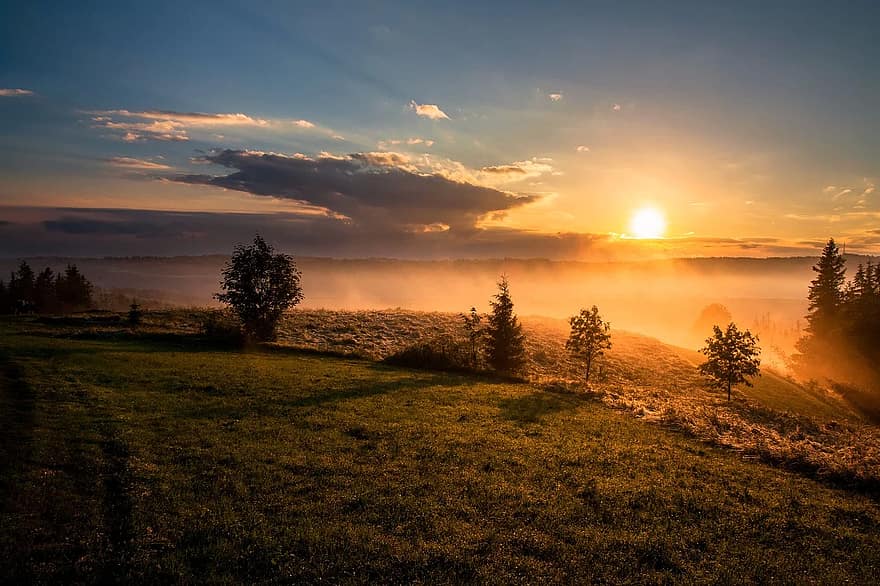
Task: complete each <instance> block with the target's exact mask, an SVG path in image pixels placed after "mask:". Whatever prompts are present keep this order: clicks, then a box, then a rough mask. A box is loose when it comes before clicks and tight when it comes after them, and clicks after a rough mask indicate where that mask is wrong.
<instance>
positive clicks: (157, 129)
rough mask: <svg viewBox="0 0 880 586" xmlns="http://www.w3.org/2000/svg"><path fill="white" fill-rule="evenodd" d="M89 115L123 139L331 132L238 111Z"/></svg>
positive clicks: (306, 122)
mask: <svg viewBox="0 0 880 586" xmlns="http://www.w3.org/2000/svg"><path fill="white" fill-rule="evenodd" d="M86 113H87V114H89V115H90V116H91V117H92V118H91V122H92V126H93V127H95V128H103V129H107V130H111V131H113V133H114V135H116V136H118V137H119V138H121V139H122V140H124V141H126V142H135V141H143V140H160V141H187V140H190V134H189V132H190V131H192V130H193V129H208V130H210V129H220V128H234V127H238V128H253V129H283V128H285V127H286V128H292V127H293V128H300V129H304V130H313V129H314V130H320V131H322V132H325V133H327V134H333V132H332V131H330V130H329V129H319V127H318V126H317V125H316V124H315V123H314V122H310V121H309V120H303V119H298V120H290V119H287V120H283V119H267V118H260V117H256V116H251V115H248V114H244V113H241V112H233V113H207V112H174V111H170V110H140V111H132V110H94V111H89V112H86Z"/></svg>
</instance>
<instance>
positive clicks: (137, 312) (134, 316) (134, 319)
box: [128, 300, 144, 326]
mask: <svg viewBox="0 0 880 586" xmlns="http://www.w3.org/2000/svg"><path fill="white" fill-rule="evenodd" d="M143 315H144V312H143V311H142V310H141V306H140V304H138V302H137V301H136V300H132V302H131V305H129V306H128V324H129V325H131V326H139V325H141V318H142V317H143Z"/></svg>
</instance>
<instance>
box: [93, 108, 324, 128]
mask: <svg viewBox="0 0 880 586" xmlns="http://www.w3.org/2000/svg"><path fill="white" fill-rule="evenodd" d="M89 113H90V114H93V115H95V116H106V117H110V118H143V119H146V120H161V121H163V122H172V123H175V124H178V125H180V126H211V127H215V126H269V124H270V121H269V120H266V119H263V118H254V117H252V116H248V115H247V114H242V113H219V114H217V113H206V112H174V111H172V110H143V111H135V112H133V111H130V110H96V111H92V112H89ZM301 122H306V121H305V120H302V121H301ZM308 124H311V123H310V122H309V123H308Z"/></svg>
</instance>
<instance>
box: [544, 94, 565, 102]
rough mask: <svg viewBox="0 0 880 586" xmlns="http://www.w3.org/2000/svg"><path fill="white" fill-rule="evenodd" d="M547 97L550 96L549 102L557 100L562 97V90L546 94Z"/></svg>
mask: <svg viewBox="0 0 880 586" xmlns="http://www.w3.org/2000/svg"><path fill="white" fill-rule="evenodd" d="M547 97H548V98H550V101H551V102H558V101H560V100H561V99H562V92H553V93H552V94H547Z"/></svg>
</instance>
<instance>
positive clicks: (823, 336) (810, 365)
mask: <svg viewBox="0 0 880 586" xmlns="http://www.w3.org/2000/svg"><path fill="white" fill-rule="evenodd" d="M813 271H814V272H815V273H816V275H815V278H814V279H813V280H812V281H811V282H810V290H809V295H808V300H809V310H808V311H809V313H808V314H807V316H806V318H807V327H806V333H805V335H804V336H803V337H802V338H801V339H800V340H799V341H798V344H797V350H798V354H797V355H796V356H795V357H794V364H795V367H796V368H797V369H798V370H799V371H800V372H801V373H802V374H804V375H805V376H809V377H812V378H828V379H832V380H833V379H838V378H840V377H843V378H846V377H847V376H848V375H849V374H852V373H853V372H854V371H856V370H868V371H871V374H873V375H874V376H876V375H877V374H878V373H877V370H878V366H877V365H878V364H880V265H876V264H874V263H872V262H871V261H870V260H869V261H867V263H865V264H862V263H860V264H859V265H858V266H857V267H856V271H855V274H854V275H853V277H852V279H850V280H847V277H846V258H845V257H844V255H843V254H842V253H841V252H840V248H839V247H838V246H837V243H836V242H835V241H834V239H833V238H832V239H830V240H828V242H827V243H826V244H825V247H824V248H823V249H822V254H821V256H820V257H819V261H818V262H817V263H816V265H815V266H813Z"/></svg>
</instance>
